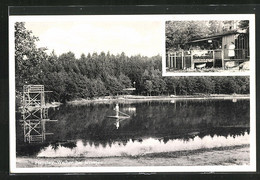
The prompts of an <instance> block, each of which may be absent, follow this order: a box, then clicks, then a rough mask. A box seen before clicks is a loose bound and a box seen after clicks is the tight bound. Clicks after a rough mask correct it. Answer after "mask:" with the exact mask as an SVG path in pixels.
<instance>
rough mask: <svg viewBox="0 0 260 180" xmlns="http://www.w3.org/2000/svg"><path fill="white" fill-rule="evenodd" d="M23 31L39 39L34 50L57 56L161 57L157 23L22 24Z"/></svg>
mask: <svg viewBox="0 0 260 180" xmlns="http://www.w3.org/2000/svg"><path fill="white" fill-rule="evenodd" d="M25 27H26V29H28V30H31V31H32V32H33V34H34V35H35V36H37V37H39V39H40V41H38V42H37V46H38V47H47V48H48V51H47V52H48V53H50V52H52V50H54V52H55V54H57V55H60V54H62V53H66V52H69V51H71V52H73V53H74V54H75V55H76V57H77V58H79V57H80V56H81V54H82V53H84V54H85V55H87V54H88V53H93V52H97V53H100V52H102V51H103V52H105V53H107V52H108V51H109V52H110V54H115V55H116V54H121V53H122V52H125V54H126V55H128V56H131V55H138V54H140V55H142V56H148V57H151V56H155V55H158V54H160V55H161V54H162V46H163V39H162V38H164V34H163V33H162V32H164V31H162V30H163V29H162V28H163V27H162V23H161V22H160V21H123V20H122V21H107V20H106V21H62V22H59V21H57V22H53V21H52V22H31V21H29V22H25Z"/></svg>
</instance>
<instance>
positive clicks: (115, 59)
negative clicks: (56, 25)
mask: <svg viewBox="0 0 260 180" xmlns="http://www.w3.org/2000/svg"><path fill="white" fill-rule="evenodd" d="M38 40H39V39H38V38H37V37H35V36H34V35H33V33H32V31H29V30H27V29H26V28H25V23H23V22H17V23H15V80H16V90H17V92H22V87H23V85H26V84H42V85H44V86H45V89H46V90H48V91H53V92H52V93H50V94H49V95H48V97H49V99H50V100H51V101H54V100H55V101H61V102H65V101H69V100H73V99H76V98H94V97H101V96H107V95H111V96H115V95H120V94H127V93H129V92H127V91H125V90H124V89H125V88H131V87H135V88H136V90H135V91H134V92H133V93H134V94H139V95H170V94H174V95H192V94H196V93H207V94H209V93H218V94H231V93H239V94H247V93H249V77H163V76H162V70H161V68H162V64H161V63H162V57H161V56H160V55H157V56H153V57H146V56H141V55H135V56H126V55H125V53H123V52H122V53H121V54H117V55H113V54H110V53H109V52H107V53H105V52H101V53H92V54H90V53H88V54H87V55H85V54H82V55H81V57H80V58H76V57H75V54H74V53H73V52H67V53H64V54H61V55H59V56H57V55H56V54H55V52H54V51H53V52H52V53H51V54H47V53H46V48H38V47H37V46H36V42H37V41H38Z"/></svg>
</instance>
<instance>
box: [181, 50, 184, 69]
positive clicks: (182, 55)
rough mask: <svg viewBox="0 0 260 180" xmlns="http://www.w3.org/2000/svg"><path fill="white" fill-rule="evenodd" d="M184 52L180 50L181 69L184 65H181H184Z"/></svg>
mask: <svg viewBox="0 0 260 180" xmlns="http://www.w3.org/2000/svg"><path fill="white" fill-rule="evenodd" d="M183 59H184V53H183V51H181V69H184V67H183V65H184V62H183V61H184V60H183Z"/></svg>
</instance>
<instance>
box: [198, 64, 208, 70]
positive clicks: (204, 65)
mask: <svg viewBox="0 0 260 180" xmlns="http://www.w3.org/2000/svg"><path fill="white" fill-rule="evenodd" d="M204 67H206V63H204V64H199V65H196V68H199V69H201V68H204Z"/></svg>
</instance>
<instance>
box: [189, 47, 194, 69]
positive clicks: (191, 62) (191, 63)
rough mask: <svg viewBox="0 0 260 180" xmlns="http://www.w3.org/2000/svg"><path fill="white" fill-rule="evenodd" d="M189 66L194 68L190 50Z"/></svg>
mask: <svg viewBox="0 0 260 180" xmlns="http://www.w3.org/2000/svg"><path fill="white" fill-rule="evenodd" d="M190 66H191V69H194V62H193V54H192V51H190Z"/></svg>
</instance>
